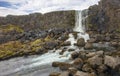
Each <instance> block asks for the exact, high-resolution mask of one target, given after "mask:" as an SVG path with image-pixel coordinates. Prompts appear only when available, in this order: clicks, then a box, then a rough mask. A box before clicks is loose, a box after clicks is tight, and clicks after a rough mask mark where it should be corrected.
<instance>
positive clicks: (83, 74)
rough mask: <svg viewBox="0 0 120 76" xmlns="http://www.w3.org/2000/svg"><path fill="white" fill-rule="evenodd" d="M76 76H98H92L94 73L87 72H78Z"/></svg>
mask: <svg viewBox="0 0 120 76" xmlns="http://www.w3.org/2000/svg"><path fill="white" fill-rule="evenodd" d="M74 76H96V75H95V74H92V73H86V72H82V71H77V72H76V74H75V75H74Z"/></svg>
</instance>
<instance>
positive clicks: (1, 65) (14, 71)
mask: <svg viewBox="0 0 120 76" xmlns="http://www.w3.org/2000/svg"><path fill="white" fill-rule="evenodd" d="M82 18H83V16H82V12H81V11H76V26H75V28H74V29H73V30H74V31H75V32H78V34H77V35H78V38H77V39H79V38H81V37H82V38H84V39H85V41H87V40H88V39H89V35H88V34H87V33H85V29H84V26H83V25H82ZM77 39H75V38H74V36H73V34H72V33H71V34H69V39H68V40H67V41H70V42H71V46H67V50H68V49H70V48H74V49H75V50H76V51H77V49H78V48H77V47H76V46H74V43H76V42H77ZM63 48H64V47H61V48H60V49H58V50H55V49H54V50H50V51H49V52H48V53H46V54H43V55H41V56H29V57H28V58H24V57H19V58H13V59H10V60H5V61H1V62H0V76H48V75H49V73H50V72H53V71H59V69H58V68H53V67H52V66H51V64H52V62H54V61H60V62H65V61H67V62H70V61H69V58H70V56H71V53H72V52H68V51H66V52H64V54H63V55H60V54H59V53H60V52H61V51H62V49H63ZM53 51H56V52H53Z"/></svg>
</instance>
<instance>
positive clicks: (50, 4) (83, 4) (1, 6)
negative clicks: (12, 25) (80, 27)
mask: <svg viewBox="0 0 120 76" xmlns="http://www.w3.org/2000/svg"><path fill="white" fill-rule="evenodd" d="M99 1H100V0H89V1H87V0H74V1H72V0H59V1H58V0H49V1H48V0H20V1H19V0H1V1H0V16H2V17H3V16H7V15H29V14H31V13H41V14H45V13H49V12H54V11H67V10H83V9H87V8H89V6H92V5H95V4H98V2H99Z"/></svg>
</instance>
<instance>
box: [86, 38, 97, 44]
mask: <svg viewBox="0 0 120 76" xmlns="http://www.w3.org/2000/svg"><path fill="white" fill-rule="evenodd" d="M88 42H90V43H95V42H96V39H95V38H90V40H88Z"/></svg>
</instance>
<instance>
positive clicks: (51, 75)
mask: <svg viewBox="0 0 120 76" xmlns="http://www.w3.org/2000/svg"><path fill="white" fill-rule="evenodd" d="M49 76H60V73H57V72H53V73H50V75H49Z"/></svg>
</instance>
